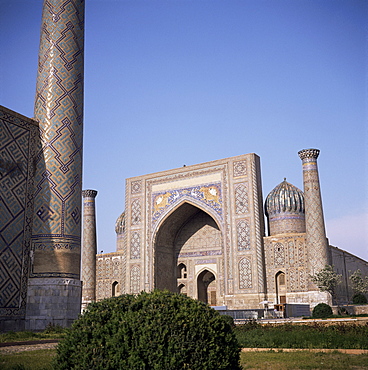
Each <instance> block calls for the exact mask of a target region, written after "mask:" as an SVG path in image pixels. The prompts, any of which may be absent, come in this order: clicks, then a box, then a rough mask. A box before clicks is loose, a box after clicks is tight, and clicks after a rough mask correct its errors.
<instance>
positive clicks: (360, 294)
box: [349, 269, 368, 303]
mask: <svg viewBox="0 0 368 370" xmlns="http://www.w3.org/2000/svg"><path fill="white" fill-rule="evenodd" d="M349 279H350V282H351V285H350V286H351V288H352V289H353V292H354V296H353V303H367V298H366V297H365V294H366V293H367V292H368V276H364V278H363V276H362V272H361V271H360V269H358V270H356V271H354V272H353V273H352V274H351V275H350V276H349Z"/></svg>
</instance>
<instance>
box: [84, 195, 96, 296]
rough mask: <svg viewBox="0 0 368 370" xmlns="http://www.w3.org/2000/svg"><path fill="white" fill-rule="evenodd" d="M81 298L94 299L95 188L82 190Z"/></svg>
mask: <svg viewBox="0 0 368 370" xmlns="http://www.w3.org/2000/svg"><path fill="white" fill-rule="evenodd" d="M82 196H83V206H84V207H83V245H82V277H81V280H82V281H83V287H82V299H83V302H84V303H88V302H91V301H94V300H96V288H95V286H96V253H97V243H96V211H95V198H96V196H97V191H96V190H83V191H82Z"/></svg>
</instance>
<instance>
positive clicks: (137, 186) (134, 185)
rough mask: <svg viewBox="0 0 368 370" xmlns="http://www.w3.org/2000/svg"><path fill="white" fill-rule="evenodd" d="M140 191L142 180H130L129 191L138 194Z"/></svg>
mask: <svg viewBox="0 0 368 370" xmlns="http://www.w3.org/2000/svg"><path fill="white" fill-rule="evenodd" d="M141 191H142V181H141V180H137V181H132V183H131V193H132V194H138V193H140V192H141Z"/></svg>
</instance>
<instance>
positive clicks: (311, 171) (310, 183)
mask: <svg viewBox="0 0 368 370" xmlns="http://www.w3.org/2000/svg"><path fill="white" fill-rule="evenodd" d="M298 154H299V157H300V159H301V160H302V166H303V182H304V197H305V223H306V244H307V247H308V254H309V259H310V264H311V266H312V269H313V271H312V273H314V271H315V272H317V271H319V270H321V269H323V267H324V266H325V265H326V264H328V263H329V261H328V252H327V248H328V245H327V239H326V232H325V225H324V218H323V209H322V198H321V193H320V185H319V176H318V168H317V158H318V155H319V150H318V149H306V150H301V151H300V152H299V153H298Z"/></svg>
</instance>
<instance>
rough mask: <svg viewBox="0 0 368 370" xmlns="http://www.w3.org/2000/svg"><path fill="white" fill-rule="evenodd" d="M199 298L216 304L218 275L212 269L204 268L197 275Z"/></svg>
mask: <svg viewBox="0 0 368 370" xmlns="http://www.w3.org/2000/svg"><path fill="white" fill-rule="evenodd" d="M197 295H198V300H199V301H202V302H204V303H208V304H209V305H211V306H216V300H217V299H216V277H215V275H214V273H213V272H212V271H209V270H207V269H205V270H203V271H202V272H201V273H200V274H199V275H198V277H197Z"/></svg>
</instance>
